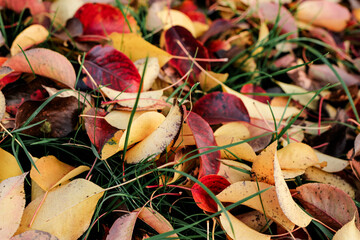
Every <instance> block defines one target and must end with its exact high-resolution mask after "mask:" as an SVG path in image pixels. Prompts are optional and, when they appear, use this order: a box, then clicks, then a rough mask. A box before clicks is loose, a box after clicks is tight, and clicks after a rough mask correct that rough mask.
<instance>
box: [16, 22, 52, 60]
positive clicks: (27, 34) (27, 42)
mask: <svg viewBox="0 0 360 240" xmlns="http://www.w3.org/2000/svg"><path fill="white" fill-rule="evenodd" d="M48 36H49V32H48V30H47V29H46V28H44V27H43V26H42V25H40V24H33V25H30V26H29V27H27V28H25V29H24V30H23V31H22V32H21V33H20V34H19V35H17V36H16V38H15V40H14V42H13V43H12V45H11V48H10V53H11V56H14V55H16V54H18V53H21V49H20V47H21V48H22V50H24V51H25V50H26V49H28V48H30V47H31V46H33V45H36V44H39V43H42V42H44V41H45V40H46V39H47V37H48ZM18 45H20V47H19V46H18Z"/></svg>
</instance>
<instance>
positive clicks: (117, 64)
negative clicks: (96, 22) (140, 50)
mask: <svg viewBox="0 0 360 240" xmlns="http://www.w3.org/2000/svg"><path fill="white" fill-rule="evenodd" d="M84 66H85V67H86V69H87V70H88V71H89V73H90V74H91V76H92V77H93V78H94V80H95V82H96V84H97V86H95V85H94V83H93V82H91V81H90V79H89V78H88V77H87V78H86V79H85V80H84V81H85V83H86V85H87V86H88V87H90V88H92V89H96V88H98V87H99V85H103V86H107V87H109V88H111V89H114V90H117V91H125V92H137V91H138V89H139V87H140V80H141V77H140V75H139V73H138V71H137V69H136V67H135V65H134V64H133V63H132V62H131V61H130V59H129V58H128V57H127V56H126V55H125V54H123V53H121V52H119V51H118V50H116V49H114V48H113V47H110V46H104V47H102V46H100V45H97V46H95V47H93V48H92V49H91V50H90V51H89V52H88V53H87V54H86V55H85V62H84Z"/></svg>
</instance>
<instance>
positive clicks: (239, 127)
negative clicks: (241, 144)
mask: <svg viewBox="0 0 360 240" xmlns="http://www.w3.org/2000/svg"><path fill="white" fill-rule="evenodd" d="M214 136H232V137H238V138H240V139H247V138H250V131H249V129H248V128H247V126H245V124H243V122H229V123H226V124H224V125H222V126H221V127H219V128H218V129H216V131H215V132H214Z"/></svg>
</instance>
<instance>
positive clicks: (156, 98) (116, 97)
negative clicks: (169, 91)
mask: <svg viewBox="0 0 360 240" xmlns="http://www.w3.org/2000/svg"><path fill="white" fill-rule="evenodd" d="M100 88H101V91H102V92H103V93H104V94H105V95H106V96H107V97H108V98H110V99H111V100H113V101H118V102H117V104H119V105H121V106H123V107H128V108H133V107H134V104H135V101H136V97H137V93H128V92H119V91H117V90H114V89H111V88H108V87H104V86H101V85H100ZM163 93H164V91H163V90H156V91H148V92H142V93H140V97H139V102H138V105H137V106H138V108H145V107H150V106H153V105H156V104H158V103H163V102H164V101H163V100H161V97H162V95H163Z"/></svg>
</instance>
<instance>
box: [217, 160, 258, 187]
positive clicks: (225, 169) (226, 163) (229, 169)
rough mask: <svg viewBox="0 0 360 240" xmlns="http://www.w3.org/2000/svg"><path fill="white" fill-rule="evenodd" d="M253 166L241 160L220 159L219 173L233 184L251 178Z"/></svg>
mask: <svg viewBox="0 0 360 240" xmlns="http://www.w3.org/2000/svg"><path fill="white" fill-rule="evenodd" d="M250 171H251V168H250V167H249V166H248V165H246V164H244V163H241V162H237V161H232V160H227V159H220V169H219V172H218V175H220V176H223V177H224V178H225V179H226V180H228V181H229V182H230V183H231V184H232V183H236V182H239V181H246V180H251V176H250Z"/></svg>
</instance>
